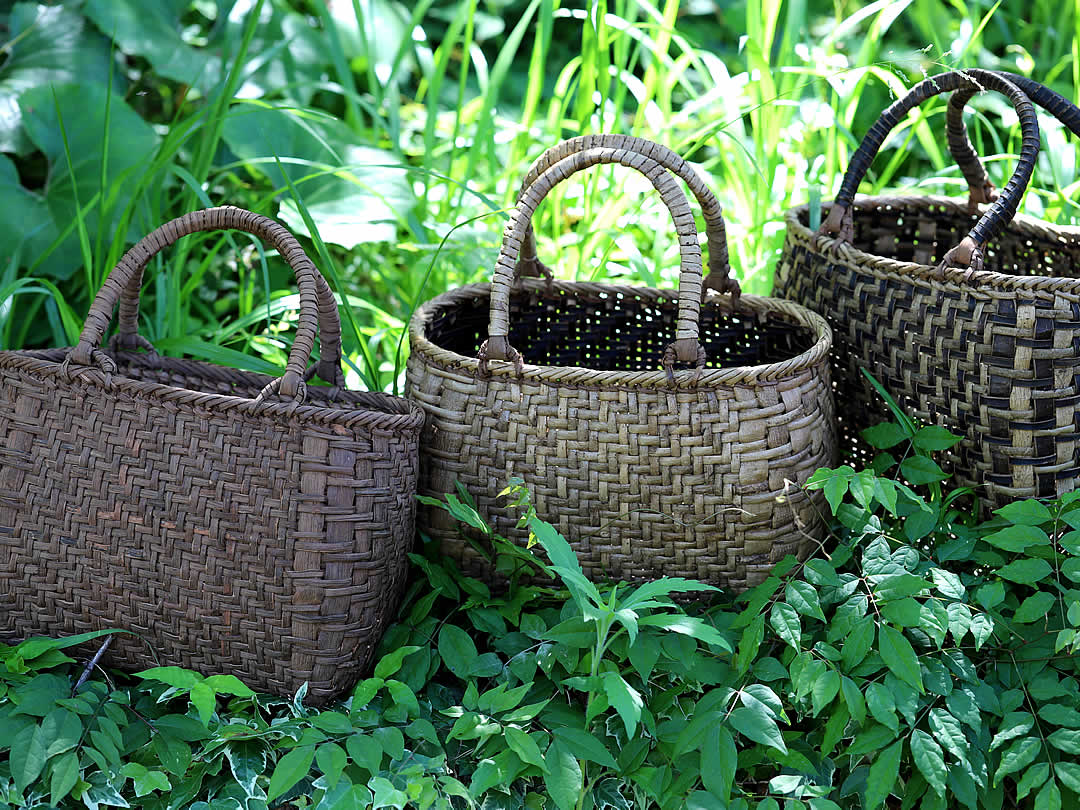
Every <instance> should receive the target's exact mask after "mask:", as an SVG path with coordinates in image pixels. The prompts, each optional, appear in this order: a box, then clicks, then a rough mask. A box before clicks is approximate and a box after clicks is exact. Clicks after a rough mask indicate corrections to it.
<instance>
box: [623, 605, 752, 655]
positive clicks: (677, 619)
mask: <svg viewBox="0 0 1080 810" xmlns="http://www.w3.org/2000/svg"><path fill="white" fill-rule="evenodd" d="M638 624H639V625H640V626H641V627H656V628H659V629H661V630H667V631H668V632H670V633H679V634H680V635H684V636H690V637H691V638H696V639H697V640H698V641H704V642H705V643H706V644H712V645H714V646H717V647H719V648H720V649H722V650H726V651H727V652H731V644H729V643H728V640H727V639H726V638H724V637H723V636H722V635H721V634H720V631H718V630H717V629H716V628H715V627H713V626H712V625H711V624H708V623H707V622H706V621H704V620H703V619H700V618H698V617H697V616H684V615H678V614H674V613H653V614H652V615H649V616H642V617H641V618H640V619H638Z"/></svg>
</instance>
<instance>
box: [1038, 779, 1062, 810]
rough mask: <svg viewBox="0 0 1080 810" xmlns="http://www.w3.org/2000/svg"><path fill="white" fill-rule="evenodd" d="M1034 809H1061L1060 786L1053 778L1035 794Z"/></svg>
mask: <svg viewBox="0 0 1080 810" xmlns="http://www.w3.org/2000/svg"><path fill="white" fill-rule="evenodd" d="M1035 810H1061V788H1059V787H1058V786H1057V782H1055V781H1054V780H1053V779H1051V780H1050V781H1049V782H1047V783H1046V784H1045V785H1043V786H1042V790H1040V791H1039V792H1038V794H1037V795H1036V796H1035Z"/></svg>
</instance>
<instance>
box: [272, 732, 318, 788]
mask: <svg viewBox="0 0 1080 810" xmlns="http://www.w3.org/2000/svg"><path fill="white" fill-rule="evenodd" d="M314 760H315V746H314V745H302V746H300V747H299V748H294V749H292V750H291V751H289V752H288V753H286V754H285V756H283V757H282V758H281V759H279V760H278V763H277V765H275V766H274V772H273V774H272V775H271V777H270V787H269V788H268V789H267V792H266V800H267V801H268V802H269V801H273V800H274V799H276V798H277V797H278V796H281V795H282V794H284V793H285V792H286V791H288V790H289V789H290V788H291V787H292V786H293V785H295V784H296V783H297V782H299V781H300V780H301V779H303V778H304V777H305V776H307V775H308V772H309V771H310V770H311V763H312V762H313V761H314Z"/></svg>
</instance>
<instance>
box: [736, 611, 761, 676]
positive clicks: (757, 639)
mask: <svg viewBox="0 0 1080 810" xmlns="http://www.w3.org/2000/svg"><path fill="white" fill-rule="evenodd" d="M764 638H765V616H764V615H760V616H756V617H755V618H754V620H753V621H751V622H750V624H748V625H747V626H746V628H745V629H744V630H743V632H742V636H741V637H740V639H739V649H738V652H736V654H735V671H736V672H738V673H739V674H740V675H741V674H743V673H745V672H746V671H747V670H748V669H750V665H751V664H752V663H753V662H754V657H755V656H756V655H757V652H758V648H760V647H761V642H762V640H763V639H764Z"/></svg>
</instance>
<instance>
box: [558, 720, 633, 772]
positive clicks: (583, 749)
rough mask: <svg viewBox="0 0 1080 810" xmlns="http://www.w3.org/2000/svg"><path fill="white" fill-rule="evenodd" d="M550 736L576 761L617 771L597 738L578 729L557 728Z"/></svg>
mask: <svg viewBox="0 0 1080 810" xmlns="http://www.w3.org/2000/svg"><path fill="white" fill-rule="evenodd" d="M552 734H554V735H555V738H556V739H557V740H558V741H559V742H560V743H561V744H562V746H563V748H565V749H566V750H567V751H569V752H570V753H571V754H573V755H574V756H575V757H576V758H577V759H583V760H588V761H590V762H595V763H596V764H597V765H602V766H603V767H605V768H611V769H612V770H616V769H618V767H619V766H618V764H616V762H615V758H614V757H613V756H612V755H611V752H610V751H608V749H607V748H605V747H604V743H603V742H601V741H600V740H599V739H598V738H597V737H595V736H593V735H592V734H590V733H589V732H588V731H584V730H582V729H579V728H572V727H570V726H559V727H557V728H555V729H553V730H552Z"/></svg>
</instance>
